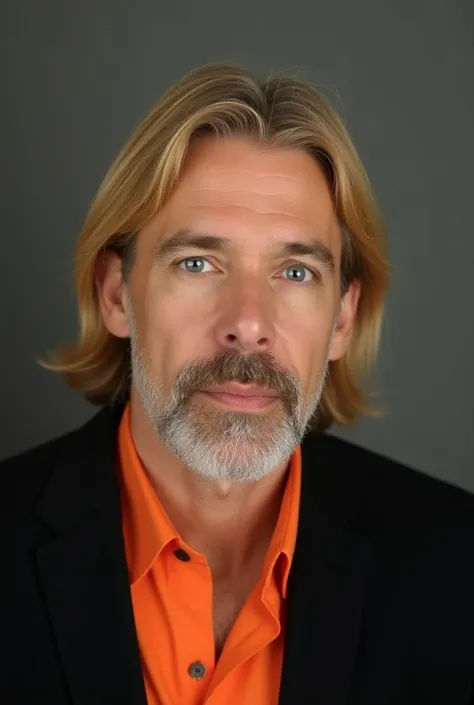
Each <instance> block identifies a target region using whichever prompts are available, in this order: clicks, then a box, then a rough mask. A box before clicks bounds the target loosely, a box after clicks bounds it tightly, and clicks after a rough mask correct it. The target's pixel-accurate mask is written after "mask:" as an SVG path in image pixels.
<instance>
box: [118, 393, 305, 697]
mask: <svg viewBox="0 0 474 705" xmlns="http://www.w3.org/2000/svg"><path fill="white" fill-rule="evenodd" d="M119 457H120V466H121V481H122V512H123V532H124V539H125V549H126V555H127V563H128V571H129V576H130V586H131V594H132V603H133V610H134V615H135V623H136V629H137V634H138V642H139V648H140V654H141V661H142V667H143V675H144V681H145V687H146V693H147V698H148V704H149V705H277V702H278V691H279V687H280V678H281V668H282V660H283V639H284V615H285V598H286V586H287V582H288V575H289V571H290V567H291V561H292V558H293V552H294V546H295V541H296V532H297V524H298V512H299V499H300V487H301V451H300V448H297V450H296V451H295V453H294V454H293V456H292V458H291V460H290V467H289V473H288V481H287V484H286V488H285V492H284V495H283V500H282V504H281V509H280V514H279V517H278V521H277V525H276V527H275V530H274V532H273V536H272V539H271V541H270V545H269V547H268V550H267V554H266V557H265V561H264V565H263V569H262V575H261V578H260V580H259V582H258V583H257V584H256V585H255V587H254V589H253V590H252V592H251V594H250V595H249V597H248V599H247V601H246V603H245V604H244V606H243V608H242V610H241V612H240V614H239V616H238V617H237V620H236V622H235V623H234V626H233V628H232V630H231V632H230V634H229V636H228V637H227V640H226V643H225V645H224V648H223V650H222V653H221V656H220V658H219V660H218V661H217V662H216V661H215V655H214V633H213V623H212V579H211V572H210V569H209V565H208V563H207V561H206V558H205V556H204V555H202V554H200V553H198V552H197V551H194V550H193V549H192V548H191V547H190V546H188V545H186V543H185V542H184V541H183V540H182V538H181V537H180V536H179V534H178V532H177V531H176V529H175V528H174V526H173V525H172V523H171V521H170V520H169V518H168V517H167V515H166V513H165V511H164V509H163V507H162V506H161V504H160V501H159V499H158V497H157V495H156V492H155V491H154V489H153V487H152V485H151V483H150V481H149V479H148V476H147V474H146V472H145V470H144V468H143V465H142V463H141V461H140V459H139V457H138V455H137V452H136V449H135V446H134V443H133V439H132V435H131V429H130V410H129V407H127V409H126V410H125V412H124V415H123V418H122V421H121V424H120V430H119ZM175 552H177V554H176V553H175Z"/></svg>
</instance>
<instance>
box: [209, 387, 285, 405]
mask: <svg viewBox="0 0 474 705" xmlns="http://www.w3.org/2000/svg"><path fill="white" fill-rule="evenodd" d="M199 393H200V394H203V395H204V396H205V397H207V399H209V400H210V401H212V402H214V403H216V404H218V405H219V406H224V407H227V408H232V409H239V410H241V411H255V410H258V409H265V408H267V407H269V406H271V405H272V404H275V402H276V401H278V399H279V396H278V393H277V392H276V391H274V390H271V389H264V388H261V387H254V386H250V385H247V384H237V383H231V384H225V385H222V386H219V387H214V388H209V389H200V390H199Z"/></svg>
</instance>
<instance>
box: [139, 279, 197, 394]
mask: <svg viewBox="0 0 474 705" xmlns="http://www.w3.org/2000/svg"><path fill="white" fill-rule="evenodd" d="M206 301H207V299H206V297H196V295H195V293H194V295H193V296H186V294H185V292H183V291H180V292H179V293H178V292H177V291H169V290H168V292H166V293H165V292H163V291H160V289H159V288H157V289H155V290H154V291H153V292H150V293H149V294H148V296H147V298H146V302H145V307H144V317H143V323H144V327H143V336H142V337H143V345H144V347H145V348H146V349H147V350H148V353H149V356H150V359H151V363H152V366H153V368H154V370H155V372H156V373H158V374H160V375H163V376H164V378H165V379H167V380H172V379H173V378H174V377H175V376H176V374H177V373H178V372H179V371H180V370H181V369H182V367H183V366H184V365H185V364H186V363H188V362H190V361H193V360H195V359H196V358H198V357H203V356H204V355H205V354H206V351H205V350H203V347H204V341H205V340H206V331H207V328H206V326H207V327H209V322H210V318H211V317H210V315H209V306H208V305H207V306H206ZM207 354H210V351H209V350H208V351H207Z"/></svg>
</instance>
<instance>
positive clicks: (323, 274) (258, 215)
mask: <svg viewBox="0 0 474 705" xmlns="http://www.w3.org/2000/svg"><path fill="white" fill-rule="evenodd" d="M177 234H179V236H180V237H181V239H183V238H182V236H183V234H184V235H186V237H188V236H190V235H191V236H193V237H194V236H196V235H198V236H201V235H212V236H213V237H215V238H220V239H225V248H224V249H223V247H222V242H218V241H217V240H215V241H210V242H208V243H207V244H206V243H204V244H206V247H204V246H202V247H197V246H189V245H188V246H184V245H182V246H180V248H179V250H178V249H177V250H172V251H169V252H167V253H162V252H161V253H160V247H161V246H162V245H163V244H164V243H166V242H169V241H170V240H171V238H173V237H174V236H176V235H177ZM282 242H285V243H293V244H294V243H296V242H298V243H303V244H306V245H314V243H316V247H315V248H314V249H315V252H313V253H308V254H298V255H296V256H295V255H294V254H291V255H290V254H288V253H286V254H284V253H282V252H281V251H279V249H278V248H280V250H281V245H280V244H279V243H282ZM340 258H341V235H340V228H339V224H338V221H337V217H336V214H335V212H334V208H333V204H332V200H331V196H330V192H329V188H328V185H327V182H326V179H325V177H324V174H323V172H322V170H321V168H320V167H319V165H318V164H317V162H316V161H315V160H314V159H313V158H312V157H310V156H309V155H307V154H305V153H304V152H302V151H299V150H289V149H288V150H283V149H276V148H263V147H261V146H258V145H257V144H255V143H253V142H251V141H249V140H247V139H244V138H237V137H235V138H225V139H224V138H220V139H215V138H213V137H206V138H200V140H199V141H196V142H195V143H194V144H193V145H192V146H191V149H190V152H189V155H188V159H187V161H186V164H185V167H184V170H183V172H182V175H181V179H180V182H179V184H178V187H177V188H176V190H175V191H174V192H173V194H172V196H171V198H170V199H169V201H168V202H167V203H166V205H165V207H164V208H163V209H162V211H161V212H160V213H159V214H158V215H157V216H156V217H155V218H154V219H153V220H152V221H151V222H149V223H148V224H147V226H146V227H145V228H144V229H143V230H142V231H141V232H140V233H139V234H138V240H137V247H136V257H135V261H134V264H133V267H132V271H131V274H130V277H129V279H128V281H127V282H125V281H124V280H123V277H122V271H121V262H120V259H119V257H118V255H117V254H116V253H114V252H107V253H105V254H104V255H103V257H102V258H101V259H100V260H99V262H98V264H97V268H96V285H97V291H98V295H99V301H100V307H101V311H102V316H103V319H104V322H105V325H106V326H107V328H108V330H109V331H110V332H111V333H112V334H113V335H115V336H118V337H122V338H127V337H130V335H131V334H132V330H131V318H133V325H134V326H135V329H136V332H137V333H138V335H139V348H140V350H143V351H145V354H146V364H147V369H148V373H149V375H150V378H151V379H152V380H157V381H158V382H159V384H160V385H161V386H162V393H163V394H166V393H168V392H169V391H170V390H171V388H172V385H173V384H174V382H175V380H176V378H177V375H178V374H179V373H180V371H181V370H182V369H183V368H184V367H185V366H186V365H189V364H190V363H193V362H194V361H196V360H213V358H214V356H216V355H217V354H219V353H222V352H223V351H224V352H225V351H230V352H232V353H234V354H235V355H236V356H237V355H238V356H239V357H240V356H244V357H245V356H249V355H250V356H251V355H254V354H257V355H258V354H262V355H265V354H268V355H269V356H271V358H272V359H273V360H275V362H276V363H277V365H278V367H279V369H281V370H282V373H281V377H278V379H281V380H282V382H283V381H284V379H285V374H288V376H289V377H290V376H291V378H292V379H295V380H297V382H298V385H299V392H300V398H301V399H306V400H310V399H315V394H316V392H317V389H318V385H320V384H321V380H322V374H323V371H324V366H325V363H327V361H329V360H337V359H339V358H341V357H342V356H343V355H344V354H345V352H346V351H347V348H348V346H349V344H350V340H351V336H352V333H353V326H354V319H355V316H356V310H357V303H358V299H359V291H360V288H359V284H358V283H357V282H351V283H350V284H349V286H348V288H347V291H346V293H345V294H344V296H341V281H340V273H339V271H340ZM131 312H133V316H131ZM209 369H214V368H209ZM277 391H278V390H277ZM130 403H131V426H132V434H133V438H134V442H135V445H136V448H137V451H138V454H139V456H140V458H141V460H142V462H143V464H144V466H145V468H146V470H147V472H148V475H149V477H150V479H151V481H152V483H153V485H154V487H155V488H156V491H157V492H158V494H159V497H160V501H161V502H162V504H163V506H164V508H165V510H166V511H167V513H168V515H169V516H170V519H171V521H172V522H173V523H174V525H175V527H176V529H177V530H178V532H179V533H180V534H181V536H182V537H183V539H184V540H185V541H186V542H187V543H188V544H189V545H190V546H192V548H194V549H195V550H197V551H200V552H202V553H203V554H204V555H205V556H206V558H207V560H208V563H209V565H210V568H211V572H212V576H213V583H214V587H215V590H216V593H218V592H219V588H221V590H222V592H225V590H226V587H227V588H228V587H229V585H235V586H240V588H239V587H237V588H235V590H236V592H239V591H240V593H242V594H241V595H240V596H239V598H238V600H237V602H239V601H240V602H242V601H243V599H244V597H245V595H246V594H247V593H248V592H249V590H250V589H251V586H252V585H251V583H253V582H255V580H256V579H257V578H258V575H259V571H261V567H262V562H263V557H264V555H265V551H266V549H267V547H268V543H269V540H270V537H271V534H272V532H273V529H274V527H275V523H276V520H277V516H278V511H279V507H280V502H281V497H282V493H283V490H284V484H285V479H286V476H287V468H288V459H289V455H287V457H285V458H282V459H281V461H280V462H279V463H278V464H277V466H275V467H274V468H272V471H271V472H266V473H265V474H264V476H262V477H261V479H258V481H254V482H251V481H246V482H235V481H232V480H231V479H225V478H220V479H206V478H205V477H203V476H202V475H200V474H199V473H198V472H196V471H194V470H192V469H190V468H189V467H187V466H186V464H185V463H183V462H182V460H180V458H179V457H177V455H176V454H175V453H174V452H173V451H172V450H171V449H170V448H169V447H168V445H167V444H166V443H164V442H163V440H162V439H161V438H160V437H159V435H158V434H157V432H156V428H155V426H154V424H153V422H152V420H151V419H150V415H149V414H148V413H147V411H146V408H145V405H144V403H143V398H142V395H141V394H140V391H139V389H138V388H137V384H136V379H132V387H131V397H130ZM186 408H187V409H188V410H190V413H191V416H190V418H192V419H194V420H195V422H196V423H198V422H199V423H204V420H205V419H208V422H207V424H208V426H209V425H211V428H210V430H209V428H207V431H208V432H209V433H210V434H211V436H210V437H211V438H212V423H213V422H214V421H215V423H217V421H218V420H220V419H221V417H222V418H224V416H225V415H227V418H234V419H235V414H245V415H246V418H248V420H249V428H251V425H252V423H255V424H259V425H258V428H261V429H262V434H263V435H264V436H266V438H267V440H268V442H269V443H270V442H273V441H274V439H273V438H272V436H271V433H272V428H275V425H276V426H277V427H278V423H282V420H283V419H284V417H285V414H286V412H287V410H285V406H284V404H283V403H282V401H281V399H278V398H276V399H274V400H273V401H272V402H271V403H270V404H269V405H267V406H263V407H261V408H252V409H250V408H247V407H244V408H239V409H237V408H236V407H235V406H233V405H232V403H231V402H230V401H229V400H227V402H226V401H222V399H220V400H219V398H218V397H213V396H212V395H208V394H203V393H202V392H198V390H197V389H196V390H193V394H192V395H191V396H190V398H189V406H187V407H186ZM230 414H233V415H234V416H232V417H231V416H230ZM257 417H258V418H257ZM219 440H220V439H217V438H216V441H215V442H216V444H217V443H218V441H219ZM250 445H251V444H250ZM216 447H217V445H216ZM251 451H252V449H251V448H250V450H249V444H248V443H247V444H246V447H244V445H242V447H241V448H240V449H239V447H238V444H236V446H235V452H236V454H237V455H238V453H241V454H242V458H251V457H252V455H251ZM245 453H248V455H245ZM216 457H220V456H216ZM243 464H244V465H245V462H243ZM242 576H247V577H246V578H244V580H246V581H247V583H248V584H243V582H242Z"/></svg>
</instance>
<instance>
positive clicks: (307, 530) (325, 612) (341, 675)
mask: <svg viewBox="0 0 474 705" xmlns="http://www.w3.org/2000/svg"><path fill="white" fill-rule="evenodd" d="M330 446H331V444H330V441H329V440H328V439H326V438H325V437H323V436H321V437H318V436H314V435H313V436H310V437H309V438H307V439H305V441H304V442H303V446H302V451H303V482H302V493H301V506H300V520H299V527H298V538H297V544H296V547H295V555H294V559H293V564H292V569H291V575H290V581H289V587H288V619H287V626H286V630H285V655H284V663H283V673H282V682H281V689H280V701H279V705H296V703H305V704H306V703H308V705H346V704H347V703H348V700H349V694H350V689H351V683H352V679H353V673H354V663H355V657H356V651H357V645H358V640H359V633H360V626H361V619H362V610H363V601H364V589H365V582H366V573H367V568H368V563H369V556H370V541H369V539H368V537H367V535H365V533H364V531H363V530H362V529H361V528H360V527H359V528H358V527H357V513H358V499H357V492H356V488H355V487H351V481H350V479H349V480H348V481H347V482H346V481H344V482H343V483H342V484H341V477H338V475H339V473H338V471H337V463H338V462H347V460H346V458H344V459H342V458H336V457H335V456H333V455H332V453H330V452H328V448H329V447H330ZM344 479H345V477H344Z"/></svg>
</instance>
